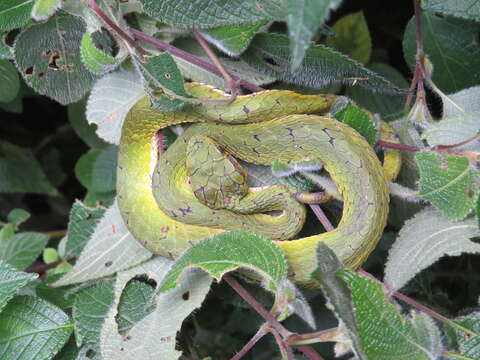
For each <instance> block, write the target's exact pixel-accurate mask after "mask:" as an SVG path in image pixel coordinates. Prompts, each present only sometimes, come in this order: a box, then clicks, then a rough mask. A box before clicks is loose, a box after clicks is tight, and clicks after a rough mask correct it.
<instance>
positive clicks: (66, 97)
mask: <svg viewBox="0 0 480 360" xmlns="http://www.w3.org/2000/svg"><path fill="white" fill-rule="evenodd" d="M83 33H85V25H84V24H83V22H82V20H81V19H79V18H77V17H74V16H71V15H68V14H67V13H64V12H61V13H59V14H56V15H55V16H53V17H52V18H50V20H49V21H48V22H46V23H40V24H34V25H31V26H29V27H28V28H26V29H25V30H24V31H22V32H21V33H20V35H18V37H17V38H16V40H15V62H16V63H17V67H18V69H19V71H20V73H21V74H22V76H23V78H24V79H25V81H26V82H27V84H29V85H30V86H31V87H32V88H33V89H34V90H35V91H37V92H38V93H40V94H42V95H46V96H48V97H50V98H52V99H54V100H56V101H58V102H59V103H61V104H62V105H66V104H69V103H72V102H75V101H78V100H80V99H81V98H82V97H83V95H85V93H86V92H87V91H89V90H90V88H91V87H92V85H93V81H94V80H95V76H94V75H93V74H92V73H91V72H90V71H88V70H87V69H86V68H85V67H84V66H83V64H82V62H81V60H80V51H79V48H80V44H81V38H82V34H83Z"/></svg>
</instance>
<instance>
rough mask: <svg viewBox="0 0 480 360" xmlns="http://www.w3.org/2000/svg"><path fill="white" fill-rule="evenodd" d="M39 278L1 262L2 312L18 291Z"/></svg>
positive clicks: (0, 293)
mask: <svg viewBox="0 0 480 360" xmlns="http://www.w3.org/2000/svg"><path fill="white" fill-rule="evenodd" d="M37 277H38V274H27V273H24V272H21V271H18V270H16V269H14V268H13V267H11V266H10V265H9V264H7V263H6V262H4V261H2V260H0V312H1V310H2V309H3V308H4V306H5V305H6V304H7V302H8V301H9V300H10V299H11V298H13V297H14V296H15V294H16V293H17V291H18V290H20V289H21V288H22V287H24V286H25V285H27V284H28V283H31V282H33V281H34V280H35V279H36V278H37ZM0 327H1V326H0Z"/></svg>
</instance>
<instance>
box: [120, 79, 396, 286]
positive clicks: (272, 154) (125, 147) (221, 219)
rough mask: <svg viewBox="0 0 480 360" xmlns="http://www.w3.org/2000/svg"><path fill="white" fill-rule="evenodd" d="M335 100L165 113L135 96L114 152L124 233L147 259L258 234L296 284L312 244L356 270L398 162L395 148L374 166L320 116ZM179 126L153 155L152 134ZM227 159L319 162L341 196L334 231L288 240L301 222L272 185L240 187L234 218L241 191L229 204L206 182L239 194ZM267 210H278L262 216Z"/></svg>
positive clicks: (276, 94)
mask: <svg viewBox="0 0 480 360" xmlns="http://www.w3.org/2000/svg"><path fill="white" fill-rule="evenodd" d="M186 89H187V91H188V92H189V93H190V94H191V95H192V96H193V97H197V98H208V99H224V98H226V97H227V95H226V94H225V93H223V92H222V91H220V90H217V89H214V88H212V87H210V86H207V85H203V84H199V83H187V84H186ZM337 99H338V96H336V95H325V94H319V95H302V94H298V93H295V92H293V91H288V90H265V91H261V92H258V93H253V94H249V95H241V96H238V97H237V98H236V99H235V100H233V101H232V102H230V103H226V102H224V103H220V102H216V103H213V102H212V103H202V104H200V105H199V104H195V105H193V104H192V105H190V106H188V107H186V108H183V109H180V110H176V111H171V112H167V111H161V110H159V109H158V108H156V107H154V106H153V105H152V104H151V101H150V99H149V98H148V97H144V98H142V99H140V100H139V101H138V102H137V103H136V104H135V105H134V106H133V107H132V109H131V110H130V111H129V113H128V114H127V116H126V118H125V121H124V124H123V128H122V134H121V139H120V147H119V158H118V169H117V193H118V205H119V208H120V211H121V214H122V217H123V219H124V222H125V224H126V226H127V228H128V229H129V230H130V232H131V233H132V234H133V236H134V237H135V238H136V239H137V240H138V241H139V242H140V243H141V244H143V245H144V246H145V247H146V248H148V249H149V250H150V251H152V252H153V253H155V254H159V255H162V256H169V257H173V258H176V257H178V256H179V255H180V254H181V253H182V252H183V251H184V250H186V249H187V248H188V247H190V246H191V244H192V243H195V242H197V241H200V240H202V239H204V238H207V237H211V236H213V235H215V234H219V233H221V232H224V231H227V230H235V229H243V230H250V231H254V232H258V233H260V234H262V235H264V236H266V237H267V238H270V239H272V241H274V242H275V243H276V244H277V245H278V246H279V247H280V249H281V250H282V251H283V253H284V255H285V257H286V260H287V262H288V265H289V269H290V273H291V276H292V277H293V280H294V281H295V282H297V283H300V284H302V283H305V284H306V283H309V282H310V278H309V276H310V274H311V272H312V271H313V270H314V269H315V268H316V266H317V261H316V245H317V244H318V242H320V241H321V242H324V243H325V244H327V245H328V246H329V247H330V248H331V249H332V250H333V251H334V252H335V253H336V255H337V256H338V257H339V258H340V259H341V260H342V261H343V263H344V264H345V265H346V266H348V267H350V268H357V267H359V266H360V265H361V264H362V263H363V261H364V260H365V259H366V258H367V256H368V255H369V254H370V252H371V251H372V250H373V249H374V247H375V245H376V244H377V242H378V240H379V238H380V236H381V234H382V232H383V229H384V227H385V225H386V219H387V213H388V203H389V194H388V180H389V179H392V178H393V177H395V176H396V174H397V173H398V170H399V164H400V157H399V153H398V152H391V153H389V154H387V155H385V156H384V166H383V168H382V164H381V163H380V161H379V159H378V158H377V155H376V154H375V152H374V151H373V150H372V148H371V146H370V145H369V144H368V143H367V142H366V141H365V139H364V138H363V137H362V136H361V135H360V134H359V133H358V132H356V131H355V130H353V129H352V128H350V127H349V126H347V125H345V124H343V123H341V122H338V121H336V120H334V119H332V118H328V117H325V116H322V115H325V114H326V113H328V111H329V110H330V109H331V107H332V105H333V104H334V103H335V101H336V100H337ZM181 123H193V125H191V126H190V127H189V128H188V129H187V130H186V131H185V132H184V133H183V134H182V135H181V136H180V137H179V138H178V139H177V140H176V141H175V143H174V144H172V145H171V146H170V147H169V148H168V150H167V151H166V152H165V153H163V154H161V155H160V156H159V155H158V154H159V151H158V146H159V144H158V139H159V137H158V132H159V131H160V130H161V129H163V128H165V127H167V126H171V125H175V124H181ZM381 134H382V135H381V136H382V137H386V138H388V139H390V140H391V139H392V137H393V136H394V134H393V132H392V130H391V128H389V127H388V125H386V124H384V125H383V126H382V132H381ZM235 158H238V159H241V160H244V161H246V162H251V163H255V164H262V165H271V164H272V163H273V162H274V161H275V160H279V161H281V162H285V163H295V162H301V161H316V162H318V163H320V164H322V165H323V167H324V168H325V170H326V171H328V173H329V174H330V176H331V178H332V180H333V181H334V182H335V184H336V185H337V188H338V190H339V192H340V194H341V195H342V197H343V214H342V218H341V220H340V223H339V224H338V226H337V228H335V229H334V230H332V231H329V232H324V233H321V234H318V235H314V236H309V237H305V238H300V239H293V240H289V239H291V238H292V237H294V236H295V234H296V233H297V232H298V231H299V229H300V228H301V226H302V225H303V223H302V221H303V219H304V217H305V209H304V205H301V204H298V203H297V202H296V200H293V199H292V194H291V192H289V191H288V190H287V189H286V188H284V187H280V186H272V187H271V188H266V189H248V187H247V189H246V195H245V197H246V198H247V197H253V202H250V205H248V206H247V207H248V208H249V209H247V210H244V211H240V212H241V213H237V212H235V209H234V206H233V205H232V206H229V205H231V204H233V203H235V204H237V205H239V204H241V203H242V201H243V200H242V199H241V198H242V196H243V195H239V196H238V199H234V196H230V195H229V194H230V193H228V194H227V195H225V196H220V197H219V196H218V191H217V192H216V193H215V194H214V195H212V194H213V193H212V192H209V191H210V190H211V189H210V188H209V185H208V184H209V183H208V181H207V180H208V179H209V177H210V175H211V174H212V173H216V172H217V173H221V174H222V175H221V176H220V179H222V177H223V174H224V173H225V172H227V173H229V174H230V176H229V177H228V178H227V177H225V184H223V185H222V186H223V187H220V188H219V191H220V192H222V191H229V190H228V189H231V188H240V189H241V190H242V191H243V192H245V186H246V185H245V184H244V175H245V174H243V172H244V171H243V169H242V168H241V167H239V166H238V163H237V162H236V160H235ZM214 159H217V160H218V164H217V163H215V161H217V160H214ZM226 160H228V161H227V162H225V161H226ZM202 164H205V165H206V166H209V169H207V170H206V172H205V171H203V172H201V171H202ZM212 164H213V165H212ZM198 171H200V172H201V174H203V175H198V174H199V173H198ZM209 174H210V175H209ZM232 179H233V180H232ZM219 181H222V180H219ZM193 183H198V184H197V185H196V187H194V186H193V185H195V184H193ZM202 184H203V185H202ZM224 189H227V190H224ZM217 190H218V189H217ZM221 194H223V193H221ZM202 196H203V199H202ZM212 196H213V197H212ZM272 196H273V197H278V198H281V200H280V205H278V202H277V204H275V205H273V207H272V206H270V205H265V204H267V202H268V199H267V198H269V197H272ZM217 200H218V201H217ZM209 202H213V203H215V204H209ZM217 202H220V204H217ZM252 203H253V204H254V205H255V204H256V205H258V206H259V207H258V209H257V210H255V206H253V209H250V208H251V207H252V205H251V204H252ZM222 204H223V205H222ZM212 205H213V207H210V206H212ZM271 210H280V211H281V214H280V215H277V216H272V215H270V214H269V213H268V211H271ZM255 211H256V212H255ZM184 220H185V221H187V222H189V223H185V222H184ZM252 229H254V230H252ZM255 229H256V230H255ZM252 251H254V249H252Z"/></svg>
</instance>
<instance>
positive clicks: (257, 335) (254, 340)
mask: <svg viewBox="0 0 480 360" xmlns="http://www.w3.org/2000/svg"><path fill="white" fill-rule="evenodd" d="M266 325H267V324H266V323H265V324H263V325H262V326H260V329H258V331H257V332H256V333H255V335H253V337H252V338H251V339H250V340H248V342H247V343H246V344H245V345H244V346H243V348H242V349H241V350H240V351H239V352H237V353H236V354H235V356H234V357H232V358H231V359H230V360H240V359H241V358H242V357H243V356H244V355H245V354H246V353H247V352H249V351H250V349H251V348H252V347H253V346H254V345H255V344H256V343H257V342H258V340H260V339H261V338H262V337H264V336H265V334H267V333H268V330H267V326H266Z"/></svg>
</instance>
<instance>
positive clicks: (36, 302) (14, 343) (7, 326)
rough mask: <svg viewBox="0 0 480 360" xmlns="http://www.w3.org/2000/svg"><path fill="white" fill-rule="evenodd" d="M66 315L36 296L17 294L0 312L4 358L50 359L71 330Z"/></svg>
mask: <svg viewBox="0 0 480 360" xmlns="http://www.w3.org/2000/svg"><path fill="white" fill-rule="evenodd" d="M72 328H73V326H72V324H71V322H70V319H69V317H68V316H67V315H66V314H65V313H64V312H63V311H61V310H60V309H59V308H57V307H56V306H53V305H51V304H50V303H48V302H46V301H45V300H43V299H41V298H39V297H33V296H17V297H15V298H14V299H12V300H11V301H10V302H9V303H8V305H7V306H6V307H5V308H4V309H3V311H2V312H1V313H0V355H1V357H2V358H3V359H16V360H32V359H39V360H40V359H51V358H53V356H54V355H55V354H56V353H57V352H59V351H60V349H61V348H62V347H63V345H65V343H66V342H67V340H68V338H69V337H70V334H71V332H72Z"/></svg>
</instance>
